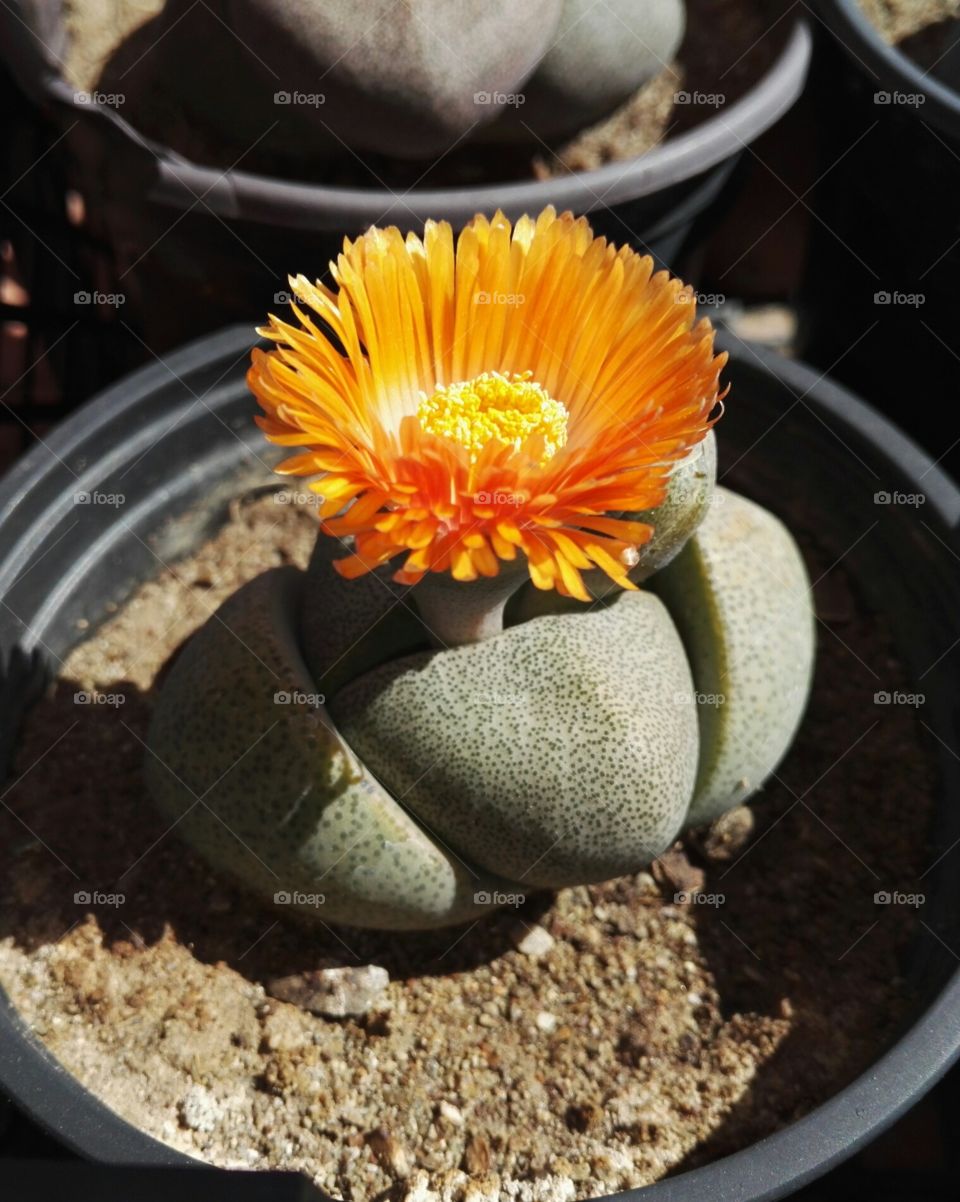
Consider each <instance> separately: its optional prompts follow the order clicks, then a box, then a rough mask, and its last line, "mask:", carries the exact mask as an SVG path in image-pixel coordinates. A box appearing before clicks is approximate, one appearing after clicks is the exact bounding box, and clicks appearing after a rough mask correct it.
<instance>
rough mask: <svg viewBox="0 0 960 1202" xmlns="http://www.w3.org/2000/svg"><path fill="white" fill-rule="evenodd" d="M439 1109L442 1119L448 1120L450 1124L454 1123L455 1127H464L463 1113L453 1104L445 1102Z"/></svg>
mask: <svg viewBox="0 0 960 1202" xmlns="http://www.w3.org/2000/svg"><path fill="white" fill-rule="evenodd" d="M437 1109H438V1110H439V1112H440V1117H441V1118H442V1119H446V1120H447V1122H448V1123H453V1125H454V1126H455V1127H462V1126H463V1111H462V1110H460V1109H458V1107H456V1106H454V1105H453V1103H452V1102H447V1101H443V1102H441V1103H440V1105H439V1107H438V1108H437Z"/></svg>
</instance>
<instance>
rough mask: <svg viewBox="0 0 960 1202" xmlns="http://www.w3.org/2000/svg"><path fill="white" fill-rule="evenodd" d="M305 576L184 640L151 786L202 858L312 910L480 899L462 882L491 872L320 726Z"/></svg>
mask: <svg viewBox="0 0 960 1202" xmlns="http://www.w3.org/2000/svg"><path fill="white" fill-rule="evenodd" d="M303 580H304V577H303V574H302V573H301V572H299V571H297V570H296V569H295V568H280V569H276V570H274V571H270V572H266V573H264V574H263V575H262V576H259V577H257V578H256V579H255V580H252V581H251V582H250V583H249V584H247V585H245V586H244V587H243V588H242V589H240V590H239V591H238V592H237V593H235V594H234V596H233V597H231V598H230V599H229V600H228V601H227V602H226V603H225V604H224V605H223V606H222V607H221V609H220V610H219V611H218V613H217V614H215V615H214V616H213V617H212V618H211V619H210V620H209V621H208V622H207V623H206V625H204V626H203V627H202V628H201V629H200V630H199V631H198V632H197V633H196V634H195V635H194V637H193V638H192V639H191V640H190V642H189V643H188V644H187V645H186V647H185V648H184V649H183V651H182V652H181V654H180V656H179V657H178V658H177V660H176V662H175V663H174V665H173V667H172V669H171V671H170V674H169V676H168V678H167V680H166V681H165V683H164V686H163V692H162V695H161V697H160V699H159V702H158V704H157V707H156V709H155V711H154V716H153V721H152V725H151V728H150V732H149V746H150V754H149V756H148V757H147V764H146V774H147V784H148V787H149V789H150V792H151V793H152V795H153V797H154V799H155V800H156V802H157V803H158V804H159V806H160V808H161V810H162V811H163V813H164V814H165V815H166V817H167V818H168V819H169V820H170V821H171V822H176V823H177V824H178V826H177V829H178V831H179V832H180V833H181V834H182V835H183V836H184V837H185V838H186V839H187V841H188V842H189V843H191V844H192V845H193V846H194V847H195V848H196V849H197V851H199V852H200V853H201V854H202V855H203V856H204V857H206V859H207V860H208V861H209V862H210V863H211V864H212V865H213V866H214V867H216V868H218V869H220V870H226V871H228V872H229V873H231V874H232V875H233V876H235V877H237V878H239V879H240V880H242V881H243V882H244V883H245V884H246V885H248V886H249V887H250V888H252V889H253V890H255V891H256V892H259V893H260V894H261V895H263V896H264V897H266V898H267V899H274V900H277V899H279V903H280V904H282V905H285V906H287V907H289V910H297V911H299V912H300V913H301V914H304V915H306V916H308V917H310V918H313V919H319V920H321V921H329V922H341V923H348V924H353V925H358V926H375V927H382V928H424V927H431V926H445V925H447V924H450V923H456V922H461V921H465V920H467V919H470V918H475V917H478V916H480V915H481V914H483V913H486V912H488V911H489V903H488V902H487V900H486V899H485V898H481V901H480V902H479V903H478V902H477V901H476V900H475V894H478V893H480V894H484V893H486V894H487V895H488V896H492V895H494V894H496V893H498V892H502V891H503V890H504V888H505V884H504V882H502V881H499V880H497V879H496V878H495V877H492V876H490V875H489V874H487V873H483V872H480V871H477V870H475V869H474V868H472V866H471V865H469V864H468V863H466V862H465V861H464V860H461V859H460V858H459V857H458V856H457V855H455V854H452V853H450V852H449V851H447V850H446V849H445V848H443V847H442V846H440V845H439V844H437V843H436V842H435V841H434V840H433V839H432V838H431V837H430V835H429V834H428V833H427V832H426V831H424V830H423V828H422V827H421V826H420V825H419V824H418V823H417V822H416V821H415V820H414V819H413V818H412V817H411V816H410V814H409V813H408V812H407V811H406V810H405V809H404V808H403V807H402V806H400V805H399V804H398V803H397V802H396V801H395V800H394V799H393V798H392V797H391V796H390V794H389V793H387V792H386V790H385V789H384V788H383V787H382V786H381V785H380V783H379V782H378V781H377V780H376V779H375V778H374V777H373V776H371V774H370V773H369V772H368V771H367V770H366V769H365V768H364V766H363V765H362V764H361V762H360V761H359V760H358V758H357V756H356V755H355V754H354V752H353V751H352V750H351V748H350V747H349V746H348V744H347V743H346V742H345V741H344V739H343V738H342V737H341V736H340V734H339V732H338V731H337V729H336V727H335V725H334V724H333V721H332V720H331V718H330V715H329V713H328V712H327V709H326V706H325V704H324V703H323V700H322V699H321V697H320V696H318V695H317V693H316V689H317V686H316V684H315V683H314V681H313V678H312V676H311V674H310V673H309V671H308V669H307V667H306V665H305V664H304V662H303V659H302V657H301V654H300V651H299V649H298V646H297V640H296V638H295V635H294V624H295V618H296V614H297V613H298V610H299V606H300V603H301V600H302V597H301V590H302V586H303ZM287 912H289V911H287Z"/></svg>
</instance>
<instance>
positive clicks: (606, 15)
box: [498, 0, 686, 141]
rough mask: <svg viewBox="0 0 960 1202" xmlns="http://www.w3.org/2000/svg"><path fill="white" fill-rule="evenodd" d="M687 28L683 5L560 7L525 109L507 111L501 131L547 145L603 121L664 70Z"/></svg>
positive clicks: (630, 0) (579, 0)
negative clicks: (558, 16)
mask: <svg viewBox="0 0 960 1202" xmlns="http://www.w3.org/2000/svg"><path fill="white" fill-rule="evenodd" d="M685 25H686V13H685V9H684V3H683V0H644V2H643V3H637V0H605V2H604V3H602V4H597V3H596V2H595V0H563V6H562V10H561V13H560V21H559V24H558V26H557V29H556V33H555V34H554V36H553V37H552V38H551V40H550V46H549V49H548V50H547V52H546V54H545V55H544V56H543V58H542V59H541V60H540V62H539V64H538V66H537V69H536V71H535V72H534V73H533V75H532V76H531V78H530V79H529V80H528V81H527V82H526V83H525V84H524V86H523V103H522V104H520V105H517V106H514V107H512V108H509V109H508V111H507V113H505V114H504V118H503V119H501V121H500V122H498V130H499V129H502V128H503V127H507V128H509V129H510V130H511V132H512V134H513V135H514V136H515V137H517V136H522V135H524V134H526V135H528V136H529V134H530V133H531V132H532V133H534V134H535V135H536V136H537V137H540V138H543V139H546V140H548V141H549V140H551V139H557V138H561V137H565V136H568V135H570V134H572V133H574V132H576V131H577V130H579V129H582V128H583V127H584V126H586V125H589V124H591V123H593V122H594V121H597V120H599V119H600V118H601V117H605V116H606V115H607V114H608V113H610V112H612V111H613V110H614V109H615V108H617V107H618V106H619V105H621V104H623V103H624V101H626V100H627V99H628V98H629V97H630V96H631V95H632V94H633V93H634V92H636V91H637V89H638V88H640V87H641V86H642V85H643V84H645V83H646V82H647V80H649V79H652V78H653V77H654V76H655V75H658V74H659V73H660V72H661V71H663V70H664V69H665V68H667V67H668V66H669V64H670V62H671V60H672V59H673V57H674V55H675V54H676V52H677V49H678V47H679V45H680V42H681V39H682V38H683V33H684V28H685Z"/></svg>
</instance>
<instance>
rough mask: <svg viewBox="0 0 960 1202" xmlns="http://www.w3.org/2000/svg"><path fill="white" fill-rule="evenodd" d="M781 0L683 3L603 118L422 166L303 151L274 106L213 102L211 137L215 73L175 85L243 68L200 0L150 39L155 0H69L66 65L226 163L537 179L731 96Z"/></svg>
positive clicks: (437, 177)
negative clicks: (682, 11)
mask: <svg viewBox="0 0 960 1202" xmlns="http://www.w3.org/2000/svg"><path fill="white" fill-rule="evenodd" d="M787 7H789V6H788V5H787V3H786V0H687V34H686V37H685V38H684V41H683V44H682V45H681V47H680V49H679V51H678V53H677V57H676V60H675V61H674V62H673V63H671V64H670V65H669V66H668V67H667V68H666V69H665V70H664V71H663V72H662V73H661V74H660V75H658V76H656V77H655V78H654V79H652V80H650V81H649V82H648V83H647V84H646V85H644V87H642V88H640V89H639V91H638V92H637V93H636V94H635V95H634V96H633V97H632V98H631V99H630V100H629V101H627V103H626V104H624V105H623V106H622V107H621V108H619V109H618V110H616V111H615V112H613V113H611V114H610V115H609V116H608V117H606V118H605V119H604V120H603V121H601V122H599V123H597V124H596V125H593V126H591V127H590V128H587V129H584V130H583V131H582V132H580V133H579V134H578V135H577V136H576V137H574V138H572V139H571V140H569V141H567V142H566V143H564V144H558V145H555V146H547V145H546V144H541V143H535V144H532V145H531V144H530V143H525V144H520V145H496V146H492V145H483V144H482V143H481V142H475V141H472V140H471V141H468V142H466V143H465V144H464V145H463V146H462V147H460V148H458V149H455V150H454V151H453V152H452V153H449V154H446V155H444V156H442V158H441V160H440V161H438V162H437V163H435V164H433V165H432V166H431V165H428V164H426V163H421V162H412V163H407V162H403V161H401V160H397V159H391V158H388V157H386V156H383V155H377V154H371V153H366V152H364V153H363V154H362V155H356V154H354V153H351V152H349V151H345V152H341V153H336V154H334V155H333V157H330V156H329V155H324V156H323V158H322V160H317V161H313V160H311V159H310V158H309V156H307V157H305V154H304V148H305V147H310V146H311V145H313V144H315V138H314V137H313V136H312V135H311V134H310V132H309V131H308V130H307V129H306V128H304V127H301V126H300V125H299V123H298V121H297V114H296V113H295V112H292V111H291V110H289V109H288V110H280V112H281V114H282V116H283V119H282V121H278V123H277V124H276V125H275V127H274V128H273V129H272V130H270V131H269V133H267V134H266V136H263V135H264V134H265V130H264V128H263V125H264V123H261V124H260V125H259V126H258V127H257V128H256V129H255V130H253V129H244V130H237V131H235V132H236V137H235V138H234V139H233V140H231V133H232V132H234V130H233V125H232V124H231V122H230V120H229V114H227V115H226V117H224V115H223V114H222V113H221V114H220V117H219V118H218V120H217V124H216V128H218V129H219V130H220V132H219V133H218V134H213V133H212V132H211V128H212V127H211V126H210V124H209V120H206V119H205V118H209V114H210V109H211V106H213V107H215V108H216V107H221V106H222V101H221V99H220V96H219V93H220V91H221V89H220V88H219V87H217V84H216V79H212V82H211V83H210V88H209V89H207V90H204V89H203V88H201V89H200V91H199V92H197V93H194V94H192V95H191V94H189V93H188V92H187V91H184V90H183V89H185V88H187V89H189V88H192V87H193V85H194V83H195V82H196V81H198V80H199V81H200V82H201V83H202V81H204V80H211V75H210V72H211V71H212V70H219V71H220V72H221V77H224V78H229V77H231V76H235V75H236V74H237V73H239V72H243V71H249V69H250V66H251V63H250V62H249V60H248V59H247V58H245V57H244V56H245V55H246V54H247V52H246V51H245V50H243V49H242V48H238V47H237V45H236V44H235V43H233V42H232V41H231V40H230V39H229V36H227V35H225V34H224V31H223V29H222V27H221V26H219V25H218V22H217V20H216V18H215V17H214V16H213V15H212V14H210V13H209V12H208V10H206V9H205V8H204V6H200V7H198V8H195V9H193V10H191V11H190V13H188V15H187V16H186V17H185V18H183V20H182V21H181V22H180V24H179V26H177V27H174V28H172V29H171V30H170V32H169V33H167V34H165V35H164V36H163V37H160V36H159V32H158V27H157V26H156V24H155V23H154V24H151V18H154V17H156V16H157V14H159V13H161V12H162V10H163V8H164V0H93V2H92V3H88V2H86V0H84V2H83V3H78V2H75V0H67V3H66V4H65V14H66V22H67V29H68V34H69V43H68V49H67V54H66V61H65V63H64V75H65V77H66V78H67V80H68V82H70V83H71V84H72V85H73V86H74V87H76V88H78V89H83V90H86V91H94V90H100V91H101V92H103V93H110V94H121V95H123V96H124V97H125V103H124V104H123V106H122V113H123V116H124V117H125V118H127V120H129V121H130V122H131V123H132V124H133V125H134V126H136V128H137V129H139V130H140V131H141V132H142V133H145V134H147V135H148V136H150V137H153V138H155V139H156V140H157V141H159V142H161V143H164V144H166V145H167V146H170V147H171V148H172V149H174V150H176V151H178V152H179V153H180V154H182V155H184V156H185V157H187V158H189V159H191V160H193V161H195V162H201V163H206V164H211V165H214V166H221V167H229V166H232V165H234V164H235V163H237V160H238V159H241V160H242V161H241V163H240V166H242V168H243V169H244V170H248V171H255V172H261V173H264V174H270V175H275V176H286V177H288V178H295V179H304V180H308V181H312V182H322V183H324V184H328V185H334V186H340V187H384V186H386V187H390V188H409V187H414V186H418V187H442V186H457V185H476V184H482V183H491V182H497V181H504V180H511V179H523V178H529V177H531V176H532V177H534V178H538V179H545V178H549V177H551V176H555V175H561V174H564V173H566V172H568V171H581V170H589V169H592V168H595V167H599V166H602V165H603V164H605V163H612V162H619V161H624V160H627V159H631V158H634V157H636V156H637V155H640V154H643V153H645V152H646V151H648V150H650V149H651V148H652V147H654V146H656V145H658V144H659V143H660V142H662V141H665V140H667V139H669V138H672V137H676V136H677V134H679V133H681V132H683V131H685V130H687V129H689V128H691V127H692V126H694V125H697V124H699V123H700V122H701V121H703V120H705V119H707V118H708V117H711V116H713V115H714V114H715V113H716V112H717V111H722V110H723V109H724V108H726V107H728V106H729V105H731V104H733V103H734V101H736V100H737V99H739V98H740V97H741V96H742V95H743V94H744V93H745V92H746V91H748V90H749V88H750V87H752V86H753V85H754V84H755V83H756V82H757V80H758V79H759V78H760V76H762V75H763V73H764V72H765V71H766V70H767V69H768V68H769V67H770V65H771V64H772V62H773V60H774V58H775V57H776V55H777V53H778V52H779V51H780V49H781V48H782V46H783V42H784V40H785V38H786V36H787V33H788V31H789V26H790V21H789V20H780V19H779V18H780V17H781V15H782V13H783V12H784V10H785V9H786V8H787ZM203 22H205V23H206V24H205V25H203V27H202V28H201V26H200V23H203ZM211 47H212V50H211ZM198 55H199V56H200V57H199V58H197V60H196V62H194V61H193V59H194V58H195V57H196V56H198ZM234 59H236V62H235V63H234V62H233V60H234ZM678 95H679V96H680V99H679V100H678V99H677V97H678ZM685 95H686V96H690V97H693V100H692V101H690V100H684V98H683V97H684V96H685ZM710 97H716V98H717V99H716V100H710V99H708V98H710ZM270 118H271V120H270V121H269V122H266V123H265V124H267V125H271V124H273V123H274V119H275V118H277V112H276V111H272V112H271V114H270ZM227 131H230V132H227ZM254 143H256V144H255V145H253V144H254ZM361 159H362V161H361Z"/></svg>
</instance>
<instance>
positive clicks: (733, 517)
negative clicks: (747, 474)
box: [650, 488, 815, 826]
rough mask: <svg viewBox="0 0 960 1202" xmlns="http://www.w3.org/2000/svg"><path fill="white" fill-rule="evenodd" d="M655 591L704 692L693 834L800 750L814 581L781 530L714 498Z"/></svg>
mask: <svg viewBox="0 0 960 1202" xmlns="http://www.w3.org/2000/svg"><path fill="white" fill-rule="evenodd" d="M650 587H651V588H652V589H654V590H655V592H656V593H657V595H658V596H659V597H661V598H662V599H663V601H664V602H665V603H666V605H667V608H668V609H669V610H670V614H671V616H672V617H673V620H674V622H675V623H676V625H677V629H678V630H679V631H680V634H681V637H682V638H683V642H684V645H685V646H686V649H687V654H688V656H689V659H690V663H691V666H692V668H693V678H694V681H695V683H696V688H697V699H698V705H697V712H698V714H699V718H700V743H701V752H700V770H699V773H698V776H697V784H696V789H695V791H694V797H693V801H692V803H691V806H690V813H689V815H688V819H687V825H688V826H696V825H698V824H700V823H703V822H709V821H711V820H712V819H714V818H716V817H717V816H718V815H720V814H722V813H723V812H724V811H726V810H729V809H732V808H733V807H734V806H736V805H739V804H740V803H741V802H743V801H745V800H746V799H747V798H748V797H750V796H751V795H752V794H753V793H755V792H756V791H757V789H759V788H760V786H761V785H762V784H763V782H764V781H765V780H766V779H767V778H768V777H769V776H770V774H771V773H772V772H773V771H774V770H775V769H776V767H777V765H778V764H779V762H780V760H781V759H782V758H783V756H784V754H785V753H786V751H787V749H788V748H789V746H790V743H791V742H792V740H793V737H794V735H795V733H796V730H797V727H798V726H799V724H800V719H801V717H802V715H803V710H804V707H805V705H806V702H807V698H808V696H809V693H810V686H811V682H812V678H813V661H814V649H815V648H814V643H815V639H814V613H813V606H812V601H811V589H810V581H809V578H808V576H807V572H806V568H805V567H804V563H803V559H802V557H801V555H800V551H799V549H798V548H797V545H796V543H795V542H794V540H793V538H792V536H791V535H790V532H789V531H788V530H787V529H786V527H785V526H784V525H783V523H782V522H780V521H779V519H778V518H776V517H774V515H773V514H771V513H769V512H768V511H767V510H765V509H763V508H761V506H759V505H757V504H755V503H754V502H753V501H748V500H747V499H746V498H745V497H741V496H738V495H737V494H736V493H733V492H730V491H729V490H728V489H725V488H717V489H716V492H715V494H714V499H713V502H712V504H711V505H710V508H709V511H708V513H707V516H706V517H705V518H704V520H703V522H702V523H701V525H700V528H699V529H698V530H697V532H696V533H695V534H694V535H693V537H692V538H691V539H690V540H689V542H688V543H687V544H686V546H685V547H684V548H683V550H682V551H681V553H680V554H679V555H678V556H677V557H676V559H674V561H673V562H672V563H671V564H670V565H669V566H668V567H667V568H665V569H664V570H663V571H662V572H659V573H658V574H657V575H656V576H654V577H653V578H652V580H651V581H650Z"/></svg>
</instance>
